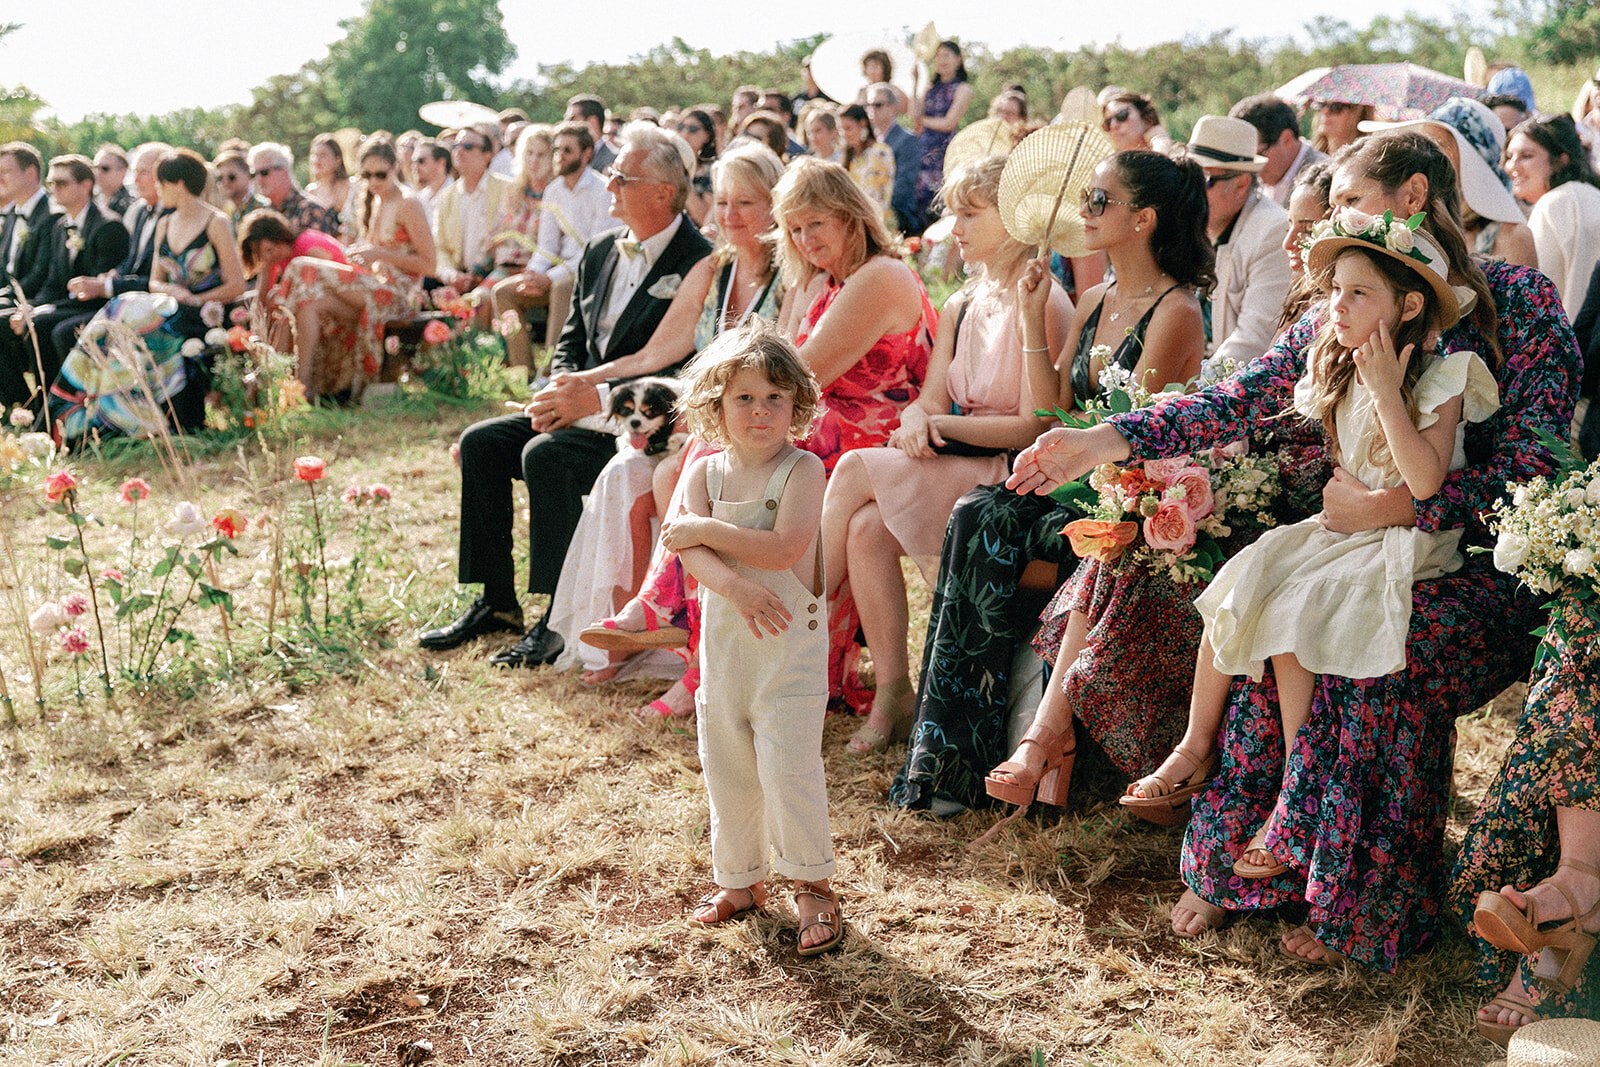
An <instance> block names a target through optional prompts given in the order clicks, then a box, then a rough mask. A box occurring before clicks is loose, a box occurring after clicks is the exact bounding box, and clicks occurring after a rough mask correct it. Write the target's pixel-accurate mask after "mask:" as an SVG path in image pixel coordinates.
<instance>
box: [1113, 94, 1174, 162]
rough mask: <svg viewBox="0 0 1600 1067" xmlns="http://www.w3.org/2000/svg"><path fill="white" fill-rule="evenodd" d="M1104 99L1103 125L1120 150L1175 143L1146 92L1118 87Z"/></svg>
mask: <svg viewBox="0 0 1600 1067" xmlns="http://www.w3.org/2000/svg"><path fill="white" fill-rule="evenodd" d="M1101 96H1102V97H1105V99H1103V100H1101V102H1100V116H1101V117H1100V125H1101V128H1103V129H1104V130H1105V131H1106V136H1108V137H1110V138H1111V143H1112V145H1113V146H1115V147H1116V149H1117V151H1119V152H1132V151H1134V150H1136V149H1140V148H1155V149H1161V148H1164V147H1165V146H1166V145H1168V144H1170V143H1171V140H1170V139H1169V138H1168V137H1167V128H1166V127H1165V126H1163V125H1161V113H1160V112H1158V111H1157V110H1156V105H1155V104H1154V103H1153V102H1152V101H1151V100H1150V98H1149V97H1148V96H1146V95H1145V94H1144V93H1135V92H1132V91H1130V90H1127V89H1116V90H1115V91H1113V92H1111V94H1110V95H1109V96H1106V94H1105V93H1102V94H1101Z"/></svg>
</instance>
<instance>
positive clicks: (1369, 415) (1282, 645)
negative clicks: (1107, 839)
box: [1122, 209, 1499, 878]
mask: <svg viewBox="0 0 1600 1067" xmlns="http://www.w3.org/2000/svg"><path fill="white" fill-rule="evenodd" d="M1416 221H1417V222H1420V221H1421V218H1420V216H1419V217H1418V219H1417V220H1416ZM1305 262H1306V267H1307V270H1308V271H1310V272H1311V274H1312V275H1313V276H1314V277H1316V278H1318V279H1319V284H1320V286H1321V289H1322V291H1323V293H1324V294H1325V295H1326V296H1327V308H1326V312H1325V315H1326V318H1325V321H1324V322H1323V324H1322V328H1321V331H1320V332H1319V334H1318V336H1317V338H1316V340H1315V342H1314V343H1313V345H1312V348H1311V350H1310V352H1309V354H1308V357H1307V360H1306V373H1305V376H1304V377H1303V378H1301V380H1300V381H1299V383H1298V384H1297V385H1296V386H1295V391H1294V413H1295V414H1298V415H1299V416H1301V417H1303V418H1308V419H1317V420H1319V421H1320V422H1321V423H1322V426H1323V428H1324V431H1325V432H1326V434H1327V437H1328V443H1329V451H1330V453H1331V454H1332V455H1333V456H1334V457H1336V459H1337V462H1338V465H1339V467H1340V468H1342V470H1343V471H1345V472H1348V473H1349V474H1351V475H1354V476H1355V477H1356V478H1357V479H1359V480H1360V481H1361V482H1362V483H1363V484H1364V485H1365V486H1366V487H1367V488H1369V489H1384V488H1392V487H1395V486H1399V485H1402V484H1403V485H1405V486H1406V487H1407V488H1408V489H1409V490H1410V492H1411V495H1412V496H1413V497H1414V498H1416V499H1418V500H1426V499H1428V498H1429V497H1431V496H1433V495H1434V494H1435V493H1436V492H1438V491H1439V487H1440V485H1441V484H1442V483H1443V481H1444V478H1445V475H1446V474H1447V473H1449V472H1450V471H1451V470H1454V469H1456V468H1458V467H1461V466H1463V465H1464V464H1465V458H1466V457H1465V455H1464V453H1463V451H1462V438H1463V431H1464V428H1465V423H1466V422H1479V421H1482V420H1483V419H1486V418H1488V417H1489V416H1490V415H1491V414H1493V412H1494V411H1495V409H1496V408H1498V407H1499V397H1498V390H1497V388H1496V385H1495V380H1494V377H1493V375H1492V374H1490V372H1489V368H1488V367H1487V366H1485V365H1484V363H1483V361H1482V359H1480V358H1479V357H1478V356H1477V355H1476V354H1475V353H1472V352H1452V353H1450V354H1449V355H1439V354H1437V352H1436V351H1435V346H1436V343H1437V338H1438V334H1439V331H1441V330H1443V329H1445V328H1447V327H1449V326H1451V325H1452V324H1454V323H1455V321H1456V320H1457V319H1458V318H1459V317H1460V314H1461V309H1460V306H1459V302H1458V299H1457V296H1456V294H1455V292H1454V290H1452V288H1451V287H1450V284H1449V282H1448V281H1447V280H1446V271H1447V270H1448V261H1447V260H1446V259H1445V257H1444V253H1443V252H1442V251H1440V250H1439V248H1438V246H1437V245H1435V244H1434V243H1433V241H1432V240H1430V239H1429V238H1428V237H1427V236H1426V235H1425V234H1423V233H1414V232H1413V230H1412V228H1411V227H1408V226H1407V223H1406V222H1405V221H1402V220H1399V219H1393V218H1391V217H1389V216H1385V217H1382V218H1374V217H1372V216H1369V215H1365V214H1363V213H1361V212H1358V211H1354V210H1350V209H1346V210H1344V211H1341V212H1339V213H1338V214H1336V215H1335V216H1334V218H1333V219H1332V220H1331V221H1330V222H1327V223H1322V224H1320V225H1319V229H1318V230H1317V231H1316V236H1315V237H1314V239H1313V242H1312V244H1311V246H1310V250H1309V252H1308V254H1307V255H1306V257H1305ZM1460 540H1461V531H1460V530H1442V531H1437V532H1430V531H1424V530H1419V529H1417V528H1416V527H1414V526H1387V527H1381V528H1378V529H1372V530H1361V531H1357V532H1354V533H1341V532H1338V531H1336V530H1333V529H1330V528H1328V526H1326V525H1325V521H1324V517H1323V516H1321V515H1317V516H1314V517H1312V518H1310V519H1307V520H1305V521H1304V522H1300V523H1296V524H1294V525H1292V526H1284V527H1279V528H1277V529H1275V530H1270V531H1268V532H1267V533H1266V534H1264V535H1263V536H1262V537H1261V538H1260V539H1259V540H1257V541H1256V542H1255V543H1254V544H1253V545H1251V546H1250V547H1248V548H1246V549H1244V550H1243V551H1242V552H1240V553H1239V554H1238V555H1237V556H1235V557H1234V558H1233V559H1231V560H1230V561H1229V562H1228V563H1227V564H1226V565H1224V566H1223V568H1222V569H1221V570H1219V571H1218V572H1217V575H1216V577H1215V578H1214V579H1213V580H1212V582H1211V584H1210V585H1208V586H1207V587H1206V590H1205V592H1203V593H1202V594H1201V595H1200V597H1199V598H1198V599H1197V600H1196V601H1195V606H1196V607H1197V608H1198V609H1199V611H1200V616H1201V619H1202V620H1203V622H1204V624H1205V632H1204V636H1203V637H1202V639H1201V642H1200V654H1199V657H1198V660H1197V662H1196V664H1195V680H1194V697H1193V699H1192V702H1191V704H1190V711H1189V725H1188V728H1187V730H1186V732H1185V734H1184V738H1183V741H1182V743H1180V744H1179V746H1178V748H1177V749H1175V750H1174V752H1173V754H1172V755H1171V756H1169V757H1168V758H1167V760H1166V761H1165V762H1164V763H1163V764H1162V765H1161V767H1160V768H1158V769H1157V770H1156V773H1155V774H1152V775H1150V776H1148V777H1146V778H1141V779H1140V780H1139V781H1138V782H1135V783H1134V784H1133V785H1131V786H1130V787H1129V789H1128V791H1127V795H1125V796H1124V797H1123V798H1122V800H1123V803H1124V804H1126V805H1128V806H1130V807H1134V808H1140V807H1153V806H1162V805H1166V806H1171V805H1174V804H1176V803H1178V802H1180V801H1182V800H1185V799H1187V798H1188V797H1190V796H1193V795H1194V794H1196V793H1198V792H1200V791H1201V790H1202V789H1203V788H1204V787H1205V784H1206V783H1205V778H1206V777H1207V774H1208V772H1209V770H1210V768H1211V767H1212V766H1213V765H1214V763H1215V758H1216V757H1215V755H1214V754H1213V752H1212V749H1213V747H1214V742H1215V738H1216V733H1217V730H1218V727H1219V726H1220V725H1221V720H1222V712H1223V706H1224V703H1225V702H1226V699H1227V692H1228V686H1229V684H1230V683H1231V682H1232V680H1233V676H1234V675H1240V674H1248V675H1250V676H1251V677H1252V678H1254V679H1258V680H1259V679H1260V677H1261V673H1262V669H1263V667H1264V665H1265V663H1266V661H1268V660H1270V661H1271V662H1272V672H1273V677H1274V679H1275V681H1276V682H1277V687H1278V705H1279V711H1280V713H1281V714H1282V716H1283V736H1284V747H1285V763H1287V761H1288V752H1289V750H1290V749H1291V748H1292V746H1293V744H1294V738H1295V734H1296V733H1297V732H1298V731H1299V729H1300V727H1301V726H1302V725H1304V723H1305V721H1306V718H1307V717H1308V716H1309V715H1310V711H1311V699H1312V693H1313V689H1314V686H1315V683H1316V677H1315V676H1316V675H1318V674H1334V675H1340V676H1342V677H1346V678H1375V677H1379V676H1382V675H1385V674H1391V673H1393V672H1395V671H1398V670H1401V669H1402V668H1404V667H1405V665H1406V634H1407V630H1408V629H1409V626H1410V619H1411V586H1412V583H1413V582H1414V581H1415V580H1417V579H1419V578H1435V577H1438V576H1439V575H1441V574H1446V573H1448V572H1450V571H1453V570H1455V569H1457V568H1458V567H1460V566H1461V557H1460V555H1459V553H1458V552H1457V545H1458V543H1459V542H1460ZM1185 773H1187V774H1188V777H1187V779H1185V778H1184V774H1185ZM1175 783H1176V784H1175ZM1267 830H1268V827H1266V826H1262V827H1261V828H1260V829H1258V830H1257V831H1256V833H1255V834H1254V835H1253V836H1252V837H1251V839H1250V842H1249V844H1248V845H1247V846H1246V848H1245V850H1244V853H1243V855H1242V856H1241V858H1240V859H1239V861H1238V863H1236V864H1235V865H1234V872H1235V873H1236V874H1239V875H1241V876H1243V877H1246V878H1266V877H1272V876H1275V875H1278V874H1281V873H1283V872H1284V871H1285V870H1286V869H1287V867H1286V866H1285V864H1283V863H1282V862H1281V861H1280V860H1278V859H1277V858H1276V857H1275V856H1274V855H1273V854H1272V853H1271V852H1269V851H1268V849H1267V847H1266V838H1267Z"/></svg>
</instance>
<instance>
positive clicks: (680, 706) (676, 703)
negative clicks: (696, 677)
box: [633, 678, 694, 722]
mask: <svg viewBox="0 0 1600 1067" xmlns="http://www.w3.org/2000/svg"><path fill="white" fill-rule="evenodd" d="M693 714H694V691H693V690H691V689H690V688H689V687H688V686H687V685H684V684H683V679H682V678H679V679H678V680H677V681H676V682H673V683H672V688H671V689H668V690H667V691H666V692H665V693H663V694H661V696H660V698H658V699H656V700H652V701H651V702H650V703H648V704H646V705H644V706H643V707H640V708H635V709H634V711H633V717H634V718H635V719H638V720H639V721H640V722H661V721H662V720H664V719H687V718H688V717H689V716H691V715H693Z"/></svg>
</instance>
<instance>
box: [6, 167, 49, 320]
mask: <svg viewBox="0 0 1600 1067" xmlns="http://www.w3.org/2000/svg"><path fill="white" fill-rule="evenodd" d="M43 177H44V162H43V160H41V159H40V158H39V153H38V152H36V151H34V149H33V146H32V145H27V144H23V143H22V142H21V141H12V142H10V143H9V144H3V145H0V204H4V205H6V210H5V216H4V221H3V222H0V308H9V307H12V306H14V305H15V303H16V293H15V290H14V289H13V287H12V286H13V283H16V284H19V285H21V287H22V292H23V294H24V295H29V294H32V293H33V292H35V291H37V290H38V288H39V286H40V285H41V284H42V283H43V281H44V274H45V271H46V270H48V269H49V264H48V263H46V262H45V261H44V257H43V256H42V255H40V251H41V249H43V247H44V246H45V244H46V241H47V238H48V236H49V233H50V227H51V226H52V225H53V223H52V210H51V207H50V198H49V197H48V196H46V195H45V189H44V185H43V184H41V181H40V179H41V178H43Z"/></svg>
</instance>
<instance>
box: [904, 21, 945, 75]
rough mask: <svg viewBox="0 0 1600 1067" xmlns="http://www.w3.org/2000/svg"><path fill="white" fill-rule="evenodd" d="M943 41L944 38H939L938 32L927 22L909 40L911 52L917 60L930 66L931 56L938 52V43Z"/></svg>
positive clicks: (931, 63) (931, 62)
mask: <svg viewBox="0 0 1600 1067" xmlns="http://www.w3.org/2000/svg"><path fill="white" fill-rule="evenodd" d="M943 40H944V38H943V37H940V36H939V31H938V30H937V29H935V28H934V25H933V23H932V22H929V23H928V24H927V25H926V26H924V27H922V29H920V30H918V31H917V35H916V36H915V37H913V38H911V51H913V52H915V53H916V55H917V58H918V59H920V60H922V62H923V63H924V64H925V65H928V66H932V65H933V54H934V53H935V52H937V51H938V50H939V42H941V41H943Z"/></svg>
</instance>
